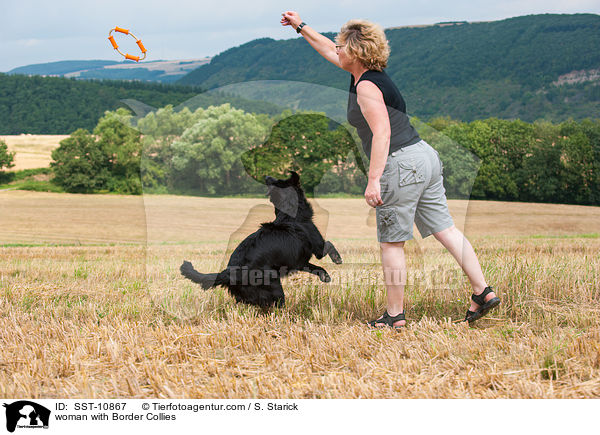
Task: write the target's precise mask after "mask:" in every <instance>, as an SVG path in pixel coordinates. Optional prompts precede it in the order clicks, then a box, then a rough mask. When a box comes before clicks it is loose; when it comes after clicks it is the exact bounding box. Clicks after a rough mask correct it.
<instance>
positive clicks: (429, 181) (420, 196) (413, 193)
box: [376, 140, 454, 242]
mask: <svg viewBox="0 0 600 435" xmlns="http://www.w3.org/2000/svg"><path fill="white" fill-rule="evenodd" d="M442 171H443V166H442V161H441V160H440V157H439V155H438V153H437V151H436V150H434V149H433V148H432V147H431V145H429V144H428V143H427V142H425V141H424V140H422V141H420V142H417V143H416V144H414V145H409V146H407V147H405V148H402V149H400V150H398V151H395V152H393V153H392V154H390V155H389V156H388V159H387V163H386V165H385V169H384V171H383V175H382V176H381V180H380V183H381V200H382V201H383V205H381V206H379V207H377V209H376V213H377V240H378V241H379V242H402V241H405V240H410V239H412V238H413V223H415V224H416V225H417V228H418V230H419V233H421V237H423V238H425V237H427V236H429V235H431V234H433V233H437V232H438V231H442V230H444V229H446V228H449V227H451V226H452V225H454V222H453V221H452V217H451V216H450V212H449V211H448V203H447V201H446V189H444V182H443V181H444V179H443V176H442Z"/></svg>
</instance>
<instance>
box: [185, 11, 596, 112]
mask: <svg viewBox="0 0 600 435" xmlns="http://www.w3.org/2000/svg"><path fill="white" fill-rule="evenodd" d="M386 35H387V37H388V40H389V41H390V45H391V48H392V55H391V57H390V61H389V65H388V69H387V72H388V74H390V76H391V77H392V78H393V80H394V81H395V82H396V84H397V85H398V87H399V88H400V90H401V92H402V93H403V95H404V97H405V98H406V100H407V103H408V110H409V112H410V113H411V114H412V115H416V116H418V117H422V118H424V119H428V118H432V117H435V116H451V117H453V118H457V119H461V120H464V121H470V120H474V119H482V118H487V117H492V116H496V117H500V118H520V119H523V120H526V121H533V120H536V119H541V118H543V119H549V120H554V121H560V120H564V119H568V118H569V117H572V118H575V119H578V118H585V117H590V116H591V117H596V116H598V113H600V110H599V109H600V86H598V83H599V82H600V81H598V79H597V78H596V79H595V80H588V81H582V82H579V83H571V84H569V83H562V84H560V85H555V84H553V83H554V82H557V81H558V80H559V77H561V76H563V75H565V74H567V73H571V72H573V71H590V70H595V69H599V68H600V16H598V15H592V14H576V15H552V14H546V15H529V16H524V17H516V18H511V19H507V20H502V21H494V22H481V23H464V24H456V25H434V26H428V27H412V28H396V29H388V30H386ZM326 36H328V37H330V38H332V39H333V37H334V34H333V33H330V34H326ZM596 77H597V76H596ZM266 79H268V80H293V81H303V82H310V83H318V84H320V85H325V86H332V87H336V88H339V89H347V87H348V81H349V80H348V74H347V73H345V72H344V71H342V70H339V69H337V68H336V67H334V66H333V65H331V64H330V63H329V62H327V61H325V60H323V59H322V58H321V57H320V56H319V55H318V54H317V53H316V52H314V50H312V49H311V48H310V46H309V45H308V43H306V41H304V40H302V38H296V39H289V40H282V41H275V40H272V39H268V38H265V39H258V40H255V41H251V42H249V43H247V44H244V45H242V46H240V47H236V48H232V49H230V50H227V51H225V52H223V53H221V54H220V55H218V56H215V57H214V58H213V60H212V61H211V63H210V64H208V65H204V66H201V67H200V68H198V69H196V70H194V71H192V72H191V73H190V74H188V75H187V76H185V77H184V78H183V79H181V80H180V83H183V84H194V85H200V86H203V87H206V88H215V87H220V86H223V85H227V84H230V83H236V82H244V81H250V80H266Z"/></svg>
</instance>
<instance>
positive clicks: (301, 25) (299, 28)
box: [296, 21, 306, 33]
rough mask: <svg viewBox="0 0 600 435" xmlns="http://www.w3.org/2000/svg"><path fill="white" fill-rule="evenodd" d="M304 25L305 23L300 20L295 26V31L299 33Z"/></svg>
mask: <svg viewBox="0 0 600 435" xmlns="http://www.w3.org/2000/svg"><path fill="white" fill-rule="evenodd" d="M304 26H306V23H305V22H304V21H302V22H301V23H300V25H299V26H298V27H297V28H296V33H300V32H301V31H302V28H303V27H304Z"/></svg>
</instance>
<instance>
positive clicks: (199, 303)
mask: <svg viewBox="0 0 600 435" xmlns="http://www.w3.org/2000/svg"><path fill="white" fill-rule="evenodd" d="M450 208H451V211H452V213H453V215H454V216H455V218H456V222H457V225H458V226H459V227H461V228H464V229H465V232H466V234H467V236H468V237H469V239H470V240H471V242H472V244H473V245H474V247H475V249H476V251H477V253H478V255H479V257H480V260H481V263H482V265H483V268H484V272H485V274H486V276H487V277H488V280H489V283H490V284H492V285H494V286H495V287H496V289H497V291H498V292H499V295H500V297H501V298H502V305H501V307H500V309H499V310H497V311H495V312H493V313H492V314H490V315H489V316H488V317H486V318H485V320H482V321H480V322H478V323H477V324H476V325H475V326H474V327H472V328H469V327H468V326H467V325H465V324H463V323H454V322H453V321H454V320H457V319H462V317H463V316H464V311H465V310H466V308H467V306H468V297H469V295H470V293H471V292H470V288H469V285H468V282H467V280H466V277H465V276H464V275H463V274H462V272H461V271H460V270H457V267H456V265H455V264H454V262H453V260H452V258H451V257H450V254H448V253H447V252H444V250H443V248H442V247H441V245H439V244H438V243H437V242H436V241H435V240H431V238H429V239H425V240H421V239H416V240H414V241H411V242H409V243H408V244H407V247H406V249H407V258H408V264H409V274H410V275H409V286H408V287H407V289H406V293H407V299H408V305H407V307H406V312H407V318H408V327H407V328H406V329H405V330H403V331H401V332H393V331H389V330H382V331H372V330H368V329H367V328H366V327H365V326H363V325H362V323H363V322H364V321H366V320H369V319H371V318H373V317H374V316H376V315H378V314H380V313H381V312H382V310H383V308H384V303H385V295H384V287H383V284H382V277H381V275H382V272H381V270H380V267H379V265H378V259H379V248H378V246H377V243H376V241H375V228H374V227H373V226H369V225H368V222H369V220H370V219H372V217H371V218H369V217H368V210H367V207H366V206H365V205H364V203H363V201H362V200H359V199H356V200H354V199H319V200H318V204H317V203H315V209H316V210H317V211H318V216H317V219H316V221H317V223H318V224H319V225H320V227H321V228H322V230H323V232H326V234H327V238H328V239H330V240H332V241H333V242H334V244H336V246H337V248H338V250H339V251H340V253H341V254H342V256H343V257H344V261H345V263H344V264H343V265H340V266H336V265H334V264H333V263H332V262H331V261H330V260H323V261H317V263H318V264H322V265H323V266H324V267H325V268H326V269H327V270H328V271H329V272H330V273H331V275H332V277H333V282H332V283H330V284H324V283H321V282H319V281H318V280H317V279H316V277H313V276H312V275H306V274H298V275H294V276H292V277H290V278H288V279H286V280H285V282H284V289H285V290H286V296H287V306H286V308H285V309H281V310H277V311H271V312H268V313H263V312H261V311H260V310H257V309H255V308H252V307H246V306H241V305H238V304H235V303H234V302H233V300H232V298H231V297H229V295H228V294H227V293H226V292H225V291H224V290H222V289H218V290H213V291H208V292H203V291H201V290H200V289H199V288H198V287H197V286H195V285H194V284H192V283H191V282H189V281H187V280H184V279H183V278H181V277H180V276H179V273H178V266H179V264H180V263H181V261H182V260H183V259H188V260H191V261H192V262H193V263H194V265H195V266H196V268H197V269H198V270H201V271H206V272H212V271H217V270H218V269H219V268H220V267H221V266H222V264H223V262H224V261H225V260H226V257H225V254H224V253H225V251H226V250H227V249H228V246H230V245H231V244H232V243H234V242H233V241H232V242H231V243H230V242H229V238H230V236H231V235H232V234H234V236H233V237H232V238H233V239H239V238H240V237H242V236H243V235H244V234H248V233H249V232H252V231H254V230H255V229H256V225H257V223H258V222H261V221H266V220H270V219H271V216H272V209H271V208H270V206H269V204H268V202H267V201H266V199H207V198H188V197H167V196H150V197H145V198H135V197H122V196H113V195H110V196H83V195H64V194H62V195H59V194H42V193H29V192H19V191H10V192H2V193H1V194H0V209H1V210H2V219H3V225H2V227H1V228H0V243H2V244H3V247H2V248H0V256H1V257H0V258H1V259H0V271H1V282H0V324H1V326H0V348H1V349H2V352H1V353H0V396H2V397H31V398H47V397H70V398H83V397H85V398H116V397H127V398H146V397H156V398H166V397H168V398H359V397H360V398H416V397H421V398H508V397H511V398H573V397H579V398H582V397H598V396H600V320H599V319H600V317H599V313H600V304H599V301H600V255H599V253H600V238H599V236H598V234H599V233H600V209H599V208H594V207H578V206H564V205H539V204H519V203H494V202H476V201H474V202H469V203H467V202H465V201H450ZM325 210H326V211H327V212H328V216H327V215H326V214H325V213H324V212H325Z"/></svg>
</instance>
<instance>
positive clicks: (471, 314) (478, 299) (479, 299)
mask: <svg viewBox="0 0 600 435" xmlns="http://www.w3.org/2000/svg"><path fill="white" fill-rule="evenodd" d="M493 291H494V290H493V289H492V288H491V287H486V288H485V289H484V290H483V293H481V294H480V295H476V294H475V293H473V294H472V295H471V299H472V300H473V302H475V303H476V304H477V305H479V309H478V310H477V311H471V310H467V315H466V316H465V320H464V322H469V324H471V323H473V322H475V321H476V320H479V319H481V318H482V317H483V316H485V315H486V314H487V313H488V311H490V310H491V309H492V308H495V307H497V306H498V305H500V298H499V297H495V298H492V299H490V300H489V301H487V302H485V297H486V296H487V295H488V294H489V293H492V292H493Z"/></svg>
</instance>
